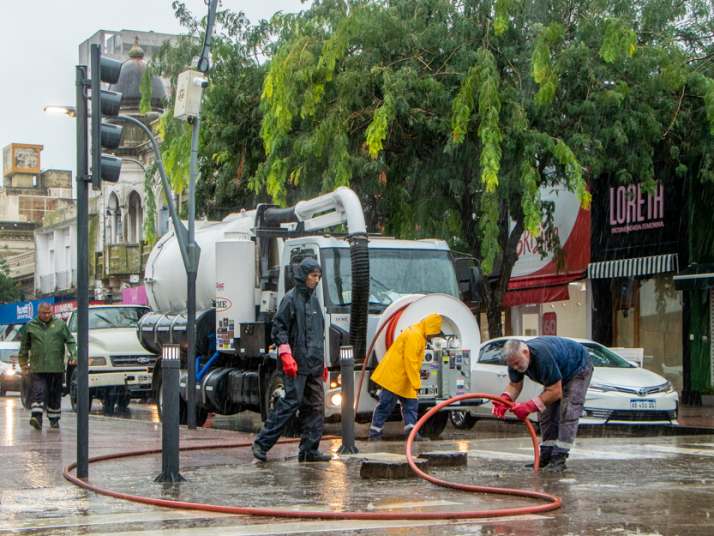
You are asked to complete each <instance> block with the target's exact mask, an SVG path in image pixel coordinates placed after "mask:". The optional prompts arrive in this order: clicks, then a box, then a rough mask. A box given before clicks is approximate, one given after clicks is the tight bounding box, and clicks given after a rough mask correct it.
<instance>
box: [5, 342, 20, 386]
mask: <svg viewBox="0 0 714 536" xmlns="http://www.w3.org/2000/svg"><path fill="white" fill-rule="evenodd" d="M19 353H20V343H19V342H17V341H0V396H5V393H7V392H8V391H21V390H22V372H21V370H20V363H18V354H19Z"/></svg>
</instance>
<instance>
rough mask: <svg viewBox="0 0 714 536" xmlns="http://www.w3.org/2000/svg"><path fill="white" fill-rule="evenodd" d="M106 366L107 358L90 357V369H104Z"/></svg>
mask: <svg viewBox="0 0 714 536" xmlns="http://www.w3.org/2000/svg"><path fill="white" fill-rule="evenodd" d="M106 364H107V358H106V357H104V356H103V355H100V356H90V357H89V366H90V367H103V366H104V365H106Z"/></svg>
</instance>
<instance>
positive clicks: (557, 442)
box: [540, 365, 593, 453]
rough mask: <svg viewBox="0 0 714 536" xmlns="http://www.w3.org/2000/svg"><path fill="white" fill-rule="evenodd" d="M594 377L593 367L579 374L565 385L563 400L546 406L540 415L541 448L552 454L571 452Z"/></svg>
mask: <svg viewBox="0 0 714 536" xmlns="http://www.w3.org/2000/svg"><path fill="white" fill-rule="evenodd" d="M592 375H593V367H592V365H590V366H589V367H587V368H586V369H584V370H582V371H580V372H578V373H577V374H576V375H575V376H573V377H572V378H571V379H570V380H569V381H568V382H567V383H565V384H563V398H561V399H560V400H558V401H557V402H555V403H554V404H551V405H549V406H546V407H545V410H543V412H542V413H541V414H540V434H541V448H542V447H545V448H547V449H549V450H551V451H552V452H565V453H567V452H569V451H570V449H571V448H572V446H573V443H575V436H576V435H577V433H578V421H579V420H580V415H581V414H582V413H583V405H584V404H585V394H586V393H587V391H588V386H589V385H590V378H591V377H592Z"/></svg>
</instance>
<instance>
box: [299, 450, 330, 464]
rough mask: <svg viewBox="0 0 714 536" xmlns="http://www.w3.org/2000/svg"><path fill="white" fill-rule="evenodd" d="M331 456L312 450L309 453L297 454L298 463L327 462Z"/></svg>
mask: <svg viewBox="0 0 714 536" xmlns="http://www.w3.org/2000/svg"><path fill="white" fill-rule="evenodd" d="M331 459H332V456H330V455H329V454H325V453H324V452H320V451H319V450H313V451H310V452H300V453H299V454H298V461H299V462H329V461H330V460H331Z"/></svg>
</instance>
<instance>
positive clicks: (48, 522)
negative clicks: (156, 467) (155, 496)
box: [3, 508, 242, 530]
mask: <svg viewBox="0 0 714 536" xmlns="http://www.w3.org/2000/svg"><path fill="white" fill-rule="evenodd" d="M224 517H225V518H230V517H236V518H237V517H242V516H237V515H232V514H221V513H217V512H196V511H190V510H170V509H167V508H161V509H157V510H155V511H144V512H129V513H117V514H92V515H91V516H86V515H76V516H67V517H46V518H36V519H32V520H24V521H23V520H15V523H10V524H7V521H6V522H5V523H6V524H5V525H4V526H3V529H6V530H32V529H63V528H71V527H93V526H98V525H126V524H127V523H152V522H161V521H175V520H179V521H183V520H186V521H193V520H201V519H215V518H224Z"/></svg>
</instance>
